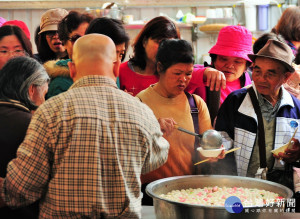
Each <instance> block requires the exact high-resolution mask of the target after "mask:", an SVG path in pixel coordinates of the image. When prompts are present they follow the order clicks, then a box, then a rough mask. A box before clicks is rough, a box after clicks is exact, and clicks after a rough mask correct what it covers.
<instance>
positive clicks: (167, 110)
mask: <svg viewBox="0 0 300 219" xmlns="http://www.w3.org/2000/svg"><path fill="white" fill-rule="evenodd" d="M193 68H194V54H193V50H192V46H191V45H190V44H189V43H188V42H187V41H185V40H180V39H167V40H163V41H162V42H161V44H160V45H159V48H158V52H157V55H156V75H157V76H158V77H159V81H158V82H157V83H155V84H153V85H150V86H149V87H148V88H147V89H145V90H143V91H141V92H140V93H138V94H137V97H138V98H139V99H140V100H141V101H142V102H143V103H145V104H146V105H148V106H149V107H150V109H152V111H153V113H154V115H155V116H156V118H157V119H158V120H159V121H160V119H162V118H170V119H172V120H173V122H174V123H175V124H177V125H178V126H180V127H182V128H184V129H187V130H189V131H191V132H198V133H199V134H202V133H203V132H205V131H206V130H208V129H212V126H211V123H210V116H209V112H208V109H207V106H206V104H205V102H204V101H203V100H202V99H201V98H200V97H199V96H197V95H190V94H188V93H186V92H184V90H185V88H186V87H187V86H188V84H189V82H190V80H191V78H192V74H193ZM191 102H192V103H193V104H192V103H191ZM194 108H195V109H194ZM192 109H193V111H192ZM196 110H197V111H198V113H194V114H195V115H196V118H197V119H195V118H193V117H194V116H192V114H191V112H195V111H196ZM196 120H197V121H196ZM170 122H171V123H172V121H170ZM197 127H198V128H197ZM197 129H198V130H197ZM164 137H165V138H166V139H167V140H168V142H169V143H170V149H169V155H168V160H167V162H166V163H165V164H164V165H163V166H161V167H160V168H158V169H157V170H154V171H152V172H150V173H148V174H145V175H142V176H141V180H142V183H143V186H142V188H145V186H146V185H147V184H148V183H150V182H153V181H154V180H158V179H162V178H165V177H171V176H182V175H192V174H199V173H198V172H197V171H196V169H195V166H194V163H196V162H197V161H199V158H200V157H199V156H200V155H198V152H197V150H195V149H196V147H198V144H197V143H195V142H197V141H196V140H197V139H195V137H194V136H191V135H188V134H186V133H183V132H180V131H178V130H174V131H173V132H172V133H170V135H169V136H166V135H164ZM143 204H151V200H149V197H147V196H146V194H144V198H143Z"/></svg>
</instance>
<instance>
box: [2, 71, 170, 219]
mask: <svg viewBox="0 0 300 219" xmlns="http://www.w3.org/2000/svg"><path fill="white" fill-rule="evenodd" d="M168 148H169V144H168V142H167V141H166V140H165V139H164V138H162V133H161V131H160V126H159V124H158V122H157V120H156V118H155V116H154V115H153V113H152V111H151V110H150V109H149V108H148V107H147V106H146V105H144V104H143V103H140V101H138V100H136V99H135V98H134V97H132V96H131V95H129V94H127V93H125V92H123V91H121V90H119V89H117V86H116V84H115V82H114V81H113V80H112V79H109V78H106V77H101V76H87V77H83V78H82V79H80V80H79V81H77V82H76V83H74V84H73V86H72V87H71V88H70V89H69V90H68V91H67V92H64V93H62V94H60V95H58V96H55V97H53V98H51V99H49V100H48V101H46V102H45V103H44V104H43V105H41V106H40V107H39V108H38V110H37V111H36V112H35V114H34V116H33V118H32V121H31V123H30V125H29V128H28V131H27V135H26V137H25V140H24V142H23V143H22V144H21V145H20V147H19V149H18V151H17V158H16V159H14V160H13V161H11V162H10V163H9V165H8V173H7V175H6V178H5V181H4V186H3V188H2V189H1V197H2V198H3V199H4V200H5V201H6V203H7V204H8V205H9V206H23V205H27V204H29V203H32V202H34V201H35V200H38V199H40V218H82V217H88V218H115V217H120V218H140V217H141V192H140V186H141V182H140V175H141V173H147V172H149V171H152V170H154V169H156V168H158V167H159V166H161V165H162V164H163V163H164V162H165V161H166V160H167V154H168Z"/></svg>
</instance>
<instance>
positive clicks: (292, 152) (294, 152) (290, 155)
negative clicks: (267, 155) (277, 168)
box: [273, 138, 300, 163]
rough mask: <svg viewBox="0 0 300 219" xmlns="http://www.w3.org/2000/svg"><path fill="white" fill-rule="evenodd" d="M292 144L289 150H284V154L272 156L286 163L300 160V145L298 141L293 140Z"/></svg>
mask: <svg viewBox="0 0 300 219" xmlns="http://www.w3.org/2000/svg"><path fill="white" fill-rule="evenodd" d="M293 141H294V144H293V145H292V147H291V149H286V150H285V151H284V153H282V152H280V153H278V156H276V155H275V154H274V155H273V156H274V157H275V158H277V159H280V160H283V161H284V162H287V163H292V162H295V161H297V160H299V159H300V143H299V140H298V139H295V138H293Z"/></svg>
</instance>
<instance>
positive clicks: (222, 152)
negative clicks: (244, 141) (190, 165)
mask: <svg viewBox="0 0 300 219" xmlns="http://www.w3.org/2000/svg"><path fill="white" fill-rule="evenodd" d="M225 156H226V155H225V149H223V150H222V151H221V153H220V154H219V156H217V157H204V156H202V155H201V153H200V159H201V160H206V159H209V161H208V162H209V163H215V162H217V161H218V160H220V159H224V158H225Z"/></svg>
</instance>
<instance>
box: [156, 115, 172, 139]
mask: <svg viewBox="0 0 300 219" xmlns="http://www.w3.org/2000/svg"><path fill="white" fill-rule="evenodd" d="M158 123H159V125H160V129H161V131H162V132H163V133H164V135H163V136H164V137H167V136H169V135H170V134H171V133H172V131H173V130H174V128H175V125H176V122H175V121H174V119H172V118H159V119H158Z"/></svg>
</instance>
